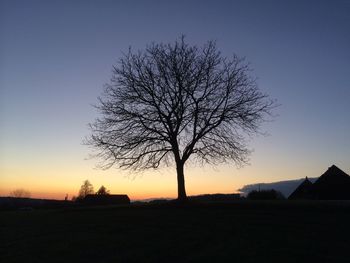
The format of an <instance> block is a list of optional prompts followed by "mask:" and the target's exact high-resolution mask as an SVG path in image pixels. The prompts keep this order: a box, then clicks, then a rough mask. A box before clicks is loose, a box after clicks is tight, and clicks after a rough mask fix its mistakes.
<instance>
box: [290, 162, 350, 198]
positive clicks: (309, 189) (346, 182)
mask: <svg viewBox="0 0 350 263" xmlns="http://www.w3.org/2000/svg"><path fill="white" fill-rule="evenodd" d="M288 199H291V200H295V199H315V200H350V176H349V175H348V174H346V173H345V172H344V171H342V170H341V169H339V168H338V167H337V166H335V165H332V166H331V167H329V168H328V170H327V171H326V172H325V173H323V174H322V175H321V176H320V177H319V178H318V179H317V180H316V182H314V183H312V182H310V180H309V179H308V178H307V177H306V178H305V180H304V181H303V182H302V183H301V184H300V185H299V186H298V187H297V188H296V189H295V190H294V192H292V193H291V195H290V196H289V198H288Z"/></svg>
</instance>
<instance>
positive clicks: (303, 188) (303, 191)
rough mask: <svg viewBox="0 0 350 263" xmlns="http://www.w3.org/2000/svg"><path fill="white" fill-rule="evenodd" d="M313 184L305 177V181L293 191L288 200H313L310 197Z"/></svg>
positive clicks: (311, 196)
mask: <svg viewBox="0 0 350 263" xmlns="http://www.w3.org/2000/svg"><path fill="white" fill-rule="evenodd" d="M312 187H313V184H312V182H310V180H309V179H308V178H307V177H306V178H305V180H304V181H303V182H302V183H301V184H300V185H299V186H298V187H297V188H296V189H295V190H294V192H293V193H291V195H290V196H289V198H288V199H314V196H313V195H312Z"/></svg>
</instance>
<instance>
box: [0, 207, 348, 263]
mask: <svg viewBox="0 0 350 263" xmlns="http://www.w3.org/2000/svg"><path fill="white" fill-rule="evenodd" d="M349 245H350V204H349V203H347V202H340V203H339V202H301V203H300V202H299V203H296V202H288V201H281V202H249V201H237V202H235V203H232V204H221V205H220V204H208V205H198V204H197V205H190V206H187V207H177V206H175V205H148V206H147V205H145V206H130V207H89V208H67V209H52V210H33V211H0V262H50V263H51V262H94V263H97V262H228V261H229V262H293V263H294V262H350V253H349Z"/></svg>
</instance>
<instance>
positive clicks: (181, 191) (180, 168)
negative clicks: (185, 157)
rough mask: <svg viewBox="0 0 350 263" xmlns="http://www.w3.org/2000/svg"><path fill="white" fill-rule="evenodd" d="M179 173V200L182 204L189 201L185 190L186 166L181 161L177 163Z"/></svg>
mask: <svg viewBox="0 0 350 263" xmlns="http://www.w3.org/2000/svg"><path fill="white" fill-rule="evenodd" d="M176 172H177V200H178V201H180V202H185V201H187V195H186V190H185V176H184V164H183V163H182V162H181V161H180V162H177V163H176Z"/></svg>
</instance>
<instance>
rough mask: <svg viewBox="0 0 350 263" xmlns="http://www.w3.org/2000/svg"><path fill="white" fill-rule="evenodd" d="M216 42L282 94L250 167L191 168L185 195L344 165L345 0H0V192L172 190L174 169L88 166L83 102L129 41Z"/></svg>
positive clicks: (347, 162)
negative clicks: (89, 187) (85, 187)
mask: <svg viewBox="0 0 350 263" xmlns="http://www.w3.org/2000/svg"><path fill="white" fill-rule="evenodd" d="M182 34H185V35H186V39H187V41H188V42H189V43H191V44H197V45H202V44H203V43H205V42H206V41H208V40H216V41H217V45H218V48H219V49H220V50H221V51H222V53H223V54H224V55H225V56H230V55H232V54H233V53H236V54H237V55H239V56H245V57H246V58H247V60H248V61H249V62H250V63H251V67H252V68H253V69H254V71H253V74H254V75H255V76H256V77H258V85H259V87H260V88H261V90H263V91H265V92H267V93H268V94H270V96H271V97H272V98H275V99H277V100H278V102H279V103H280V104H281V106H280V107H279V108H278V109H277V110H276V113H277V114H278V116H277V117H276V118H275V120H274V122H271V123H266V124H265V125H264V127H263V129H264V130H265V131H266V132H267V133H269V135H268V136H259V137H257V138H255V139H253V140H251V141H250V147H251V148H252V149H254V152H253V154H252V155H251V160H250V165H248V166H245V167H243V168H240V169H237V168H236V167H235V165H234V164H228V165H223V166H218V167H210V166H205V167H187V168H186V171H185V173H186V174H185V176H186V187H187V193H188V194H190V195H191V194H200V193H217V192H222V193H230V192H234V191H236V190H237V189H238V188H240V187H241V186H243V185H245V184H250V183H257V182H273V181H279V180H287V179H295V178H301V177H305V176H310V177H315V176H319V175H320V174H321V173H323V172H324V171H325V170H326V169H327V168H328V167H329V166H330V165H332V164H336V165H337V166H338V167H339V168H341V169H342V170H344V171H345V172H347V173H350V86H349V85H350V1H349V0H333V1H331V0H329V1H316V0H315V1H277V0H276V1H258V0H257V1H250V0H248V1H243V0H242V1H190V0H187V1H106V0H101V1H64V0H62V1H24V0H23V1H16V0H9V1H4V0H0V195H1V196H6V195H8V193H9V192H10V191H11V190H13V189H16V188H25V189H26V190H28V191H30V192H31V193H32V197H45V198H57V199H63V198H64V196H65V194H66V193H68V194H69V196H70V197H71V196H72V195H75V194H76V193H77V192H78V190H79V187H80V185H81V184H82V181H83V180H85V179H88V180H90V181H91V182H92V184H93V185H94V186H95V188H96V190H97V188H99V187H100V186H101V185H102V184H103V185H105V186H106V187H107V188H108V189H110V190H111V192H112V193H126V194H128V195H129V196H130V197H131V198H132V199H140V198H150V197H175V196H176V189H177V188H176V174H175V168H173V167H170V168H167V169H162V170H158V171H148V172H145V173H143V174H137V175H134V174H130V173H128V172H125V171H120V170H117V169H110V170H107V171H102V170H98V169H95V164H96V162H97V160H86V159H87V158H88V155H89V153H90V150H89V148H88V147H86V146H84V145H82V140H83V138H84V136H86V135H88V134H89V130H88V128H87V124H88V123H89V122H93V120H94V118H95V117H96V116H97V115H96V114H97V113H96V111H95V109H94V108H93V107H92V106H91V105H92V104H94V103H96V102H97V99H96V98H97V96H99V95H100V93H101V91H102V89H103V85H104V84H105V83H107V82H108V81H109V79H110V77H111V68H112V65H113V64H115V63H116V61H117V60H118V58H119V57H120V56H121V54H122V52H125V51H127V50H128V48H129V46H131V47H133V48H134V49H142V48H143V47H145V46H146V45H147V44H149V43H151V42H153V41H154V42H173V41H174V40H176V39H177V38H178V37H179V36H181V35H182Z"/></svg>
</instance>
